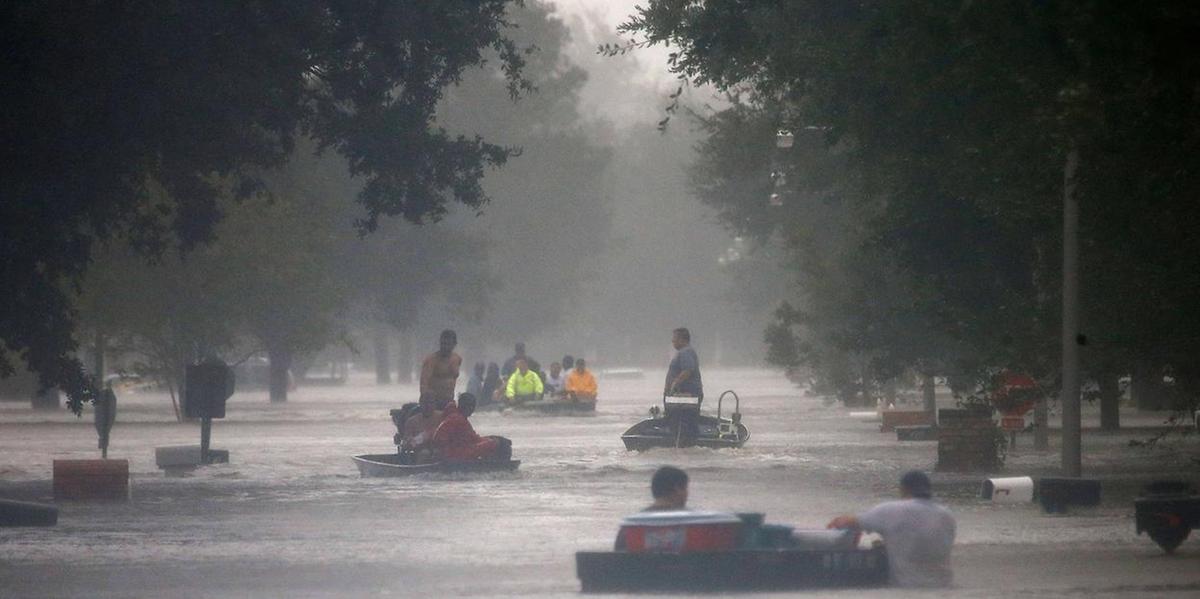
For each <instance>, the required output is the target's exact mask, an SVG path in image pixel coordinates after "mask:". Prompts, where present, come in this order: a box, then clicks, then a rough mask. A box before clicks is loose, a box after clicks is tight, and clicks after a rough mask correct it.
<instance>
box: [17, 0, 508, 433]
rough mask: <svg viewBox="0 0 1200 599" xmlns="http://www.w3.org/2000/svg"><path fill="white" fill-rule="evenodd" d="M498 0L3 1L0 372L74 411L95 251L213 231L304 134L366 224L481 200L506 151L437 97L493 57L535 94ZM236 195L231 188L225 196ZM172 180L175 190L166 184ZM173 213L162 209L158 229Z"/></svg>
mask: <svg viewBox="0 0 1200 599" xmlns="http://www.w3.org/2000/svg"><path fill="white" fill-rule="evenodd" d="M509 5H510V2H507V1H505V0H483V1H480V0H472V1H469V2H467V1H454V0H446V1H439V2H390V1H384V0H373V1H359V2H342V1H334V0H294V1H289V2H196V3H187V2H184V3H179V2H141V3H121V4H116V5H113V4H109V3H95V4H85V5H79V4H76V3H64V2H36V3H9V4H6V5H5V6H4V7H3V8H0V39H3V40H4V42H3V43H4V49H5V55H6V56H7V57H9V59H8V60H5V61H4V63H3V66H0V77H2V78H3V79H4V80H5V81H9V82H19V83H17V84H13V85H8V86H5V88H4V91H3V92H2V96H3V100H2V102H0V103H2V104H3V105H4V107H5V112H6V116H5V120H4V123H5V124H4V126H3V127H4V139H5V149H4V159H3V160H2V161H0V163H2V164H3V166H0V169H2V170H0V180H2V181H3V184H2V186H0V193H2V194H3V197H2V198H0V248H2V251H3V254H4V256H5V260H4V261H3V265H2V266H0V280H4V281H5V283H6V285H8V286H10V288H12V289H16V290H20V291H19V292H17V293H8V294H5V295H4V296H3V299H0V331H3V333H2V336H3V337H2V338H3V351H2V352H0V375H3V374H8V373H10V372H11V371H12V364H13V358H14V355H19V356H20V358H22V359H24V360H25V361H26V362H27V363H28V364H29V365H30V366H31V367H32V368H33V369H34V370H36V371H37V372H39V373H40V375H41V377H42V382H43V383H45V384H57V385H59V386H60V387H62V388H63V389H64V390H66V391H67V393H68V397H69V398H70V406H71V408H72V409H73V410H75V411H76V412H78V410H79V409H80V406H81V402H83V401H87V400H90V399H91V397H92V393H93V392H94V391H93V389H92V388H91V386H90V384H89V381H88V380H87V379H86V377H85V376H84V374H83V372H82V369H81V368H80V365H79V364H78V363H77V362H76V361H75V360H74V359H73V358H71V357H70V352H71V351H72V350H73V349H74V347H75V346H74V343H73V341H72V332H73V330H74V327H75V318H74V315H73V314H72V312H71V309H70V306H69V298H68V295H69V294H68V292H67V291H65V290H66V289H67V288H69V287H70V286H72V285H75V284H77V283H78V282H79V280H80V277H81V276H82V274H83V272H84V270H85V269H86V267H87V265H88V264H89V262H90V260H91V258H92V249H93V245H94V242H95V241H96V240H103V239H108V238H110V237H111V236H112V235H113V234H115V233H116V232H118V231H121V230H124V231H126V232H127V235H128V238H129V239H130V240H131V241H132V242H133V243H134V245H135V246H136V247H138V248H140V249H142V250H143V251H149V252H151V253H161V252H163V251H165V250H166V249H167V248H168V247H170V246H171V245H172V241H171V240H172V239H177V240H178V242H179V244H180V245H181V246H182V247H183V248H184V249H185V250H186V249H190V248H192V247H194V246H195V245H196V244H198V243H201V242H204V241H207V240H209V239H211V238H212V235H213V232H214V225H215V223H217V222H218V221H219V220H220V218H221V216H222V206H221V201H220V198H221V197H223V196H224V195H225V194H226V193H232V195H233V196H235V197H238V198H246V197H249V196H250V195H252V194H253V193H254V192H255V191H256V190H260V189H262V180H261V178H260V177H259V176H258V175H259V173H260V172H261V170H262V169H264V168H270V167H277V166H279V165H281V164H282V163H283V162H284V161H285V159H286V157H287V156H288V155H289V154H290V153H291V152H292V149H293V147H294V145H295V138H296V137H297V136H298V135H305V136H308V137H311V138H312V139H315V140H316V142H317V143H318V144H319V146H320V147H321V148H322V149H327V150H331V151H333V152H336V153H337V154H338V155H340V156H342V157H344V158H345V159H346V161H347V162H348V164H349V167H350V170H351V172H352V173H354V175H355V176H358V177H361V178H362V179H363V181H364V185H363V189H362V192H361V193H360V194H359V196H358V199H359V202H360V203H361V204H362V206H363V207H364V208H365V212H366V214H365V217H364V218H363V219H362V220H361V223H360V225H361V226H362V228H364V229H365V230H371V229H373V228H374V227H375V226H377V224H378V222H379V219H380V217H382V216H386V215H401V216H403V217H404V218H406V219H408V220H410V221H413V222H423V221H425V220H429V219H437V218H439V217H441V216H442V215H444V214H445V212H446V204H447V203H448V202H450V201H455V202H459V203H462V204H465V205H467V206H471V207H475V208H477V207H479V206H481V205H483V203H484V202H485V201H486V196H485V194H484V192H483V189H482V188H481V186H480V183H479V180H480V178H481V177H482V175H483V173H484V171H485V169H487V168H488V167H491V166H498V165H500V164H503V163H504V162H505V160H506V159H507V158H508V157H509V156H510V155H511V154H512V150H510V149H506V148H503V147H500V146H496V145H493V144H490V143H487V142H485V141H483V140H482V139H481V138H479V137H467V136H453V135H450V134H448V133H446V132H445V131H443V130H441V129H439V128H437V127H435V125H434V116H435V110H436V107H437V104H438V101H439V99H440V98H441V96H442V94H443V90H444V89H445V88H446V87H447V86H448V85H450V84H453V83H456V82H458V81H459V79H460V77H461V75H462V72H463V71H464V69H466V68H468V67H471V66H475V65H479V64H482V63H483V62H484V58H485V55H486V53H487V52H493V53H494V54H495V55H497V56H498V58H499V61H498V64H499V65H500V73H501V76H502V77H503V79H504V81H505V82H506V86H507V90H508V92H509V93H510V94H513V95H515V94H517V93H520V92H522V91H526V90H528V89H529V84H528V82H527V81H525V80H523V79H522V78H521V76H520V73H521V68H522V67H523V65H524V60H525V59H524V54H523V52H522V50H521V48H520V47H519V46H518V45H517V44H516V43H514V42H513V41H511V40H510V39H509V38H508V37H507V36H506V27H507V22H506V20H505V19H506V16H505V15H506V10H507V9H508V6H509ZM226 185H228V187H225V186H226ZM159 188H161V190H162V191H163V192H164V193H161V194H160V193H156V190H157V189H159ZM164 215H169V218H166V219H164V218H162V217H163V216H164Z"/></svg>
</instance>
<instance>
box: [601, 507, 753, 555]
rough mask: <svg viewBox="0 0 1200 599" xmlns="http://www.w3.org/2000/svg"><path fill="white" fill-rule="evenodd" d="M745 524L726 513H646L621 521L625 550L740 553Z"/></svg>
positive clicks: (637, 551)
mask: <svg viewBox="0 0 1200 599" xmlns="http://www.w3.org/2000/svg"><path fill="white" fill-rule="evenodd" d="M741 532H742V521H741V519H739V518H738V517H737V516H735V515H734V514H726V513H722V512H688V511H680V512H642V513H640V514H634V515H632V516H629V517H627V518H625V519H624V520H622V521H621V532H620V533H619V534H621V535H622V536H624V538H625V549H626V551H630V552H633V553H640V552H645V551H657V552H664V553H685V552H689V551H731V550H733V549H737V545H738V537H739V535H740V534H741Z"/></svg>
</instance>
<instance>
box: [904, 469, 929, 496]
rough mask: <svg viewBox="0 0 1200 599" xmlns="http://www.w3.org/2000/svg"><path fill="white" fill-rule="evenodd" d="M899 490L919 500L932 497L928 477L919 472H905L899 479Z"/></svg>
mask: <svg viewBox="0 0 1200 599" xmlns="http://www.w3.org/2000/svg"><path fill="white" fill-rule="evenodd" d="M900 488H901V489H904V491H905V492H907V493H908V494H909V495H912V496H913V497H917V498H920V499H929V498H931V497H933V483H931V482H929V477H928V476H925V473H924V472H921V471H920V470H909V471H908V472H905V473H904V476H901V477H900Z"/></svg>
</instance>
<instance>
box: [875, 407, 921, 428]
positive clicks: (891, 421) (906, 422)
mask: <svg viewBox="0 0 1200 599" xmlns="http://www.w3.org/2000/svg"><path fill="white" fill-rule="evenodd" d="M879 417H880V420H881V422H882V424H880V425H879V432H881V433H890V432H892V431H894V430H896V427H897V426H930V425H932V424H933V423H934V422H933V414H930V413H929V412H924V411H916V410H884V411H883V412H881V413H880V414H879Z"/></svg>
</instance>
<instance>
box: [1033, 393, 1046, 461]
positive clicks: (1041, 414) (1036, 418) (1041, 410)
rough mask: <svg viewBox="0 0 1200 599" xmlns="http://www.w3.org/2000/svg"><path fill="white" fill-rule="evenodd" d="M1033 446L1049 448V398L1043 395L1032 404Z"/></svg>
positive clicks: (1044, 449) (1037, 448)
mask: <svg viewBox="0 0 1200 599" xmlns="http://www.w3.org/2000/svg"><path fill="white" fill-rule="evenodd" d="M1033 448H1034V449H1036V450H1038V451H1046V450H1047V449H1050V398H1049V397H1046V396H1045V395H1043V396H1041V397H1039V398H1038V400H1037V403H1036V404H1034V405H1033Z"/></svg>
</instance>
